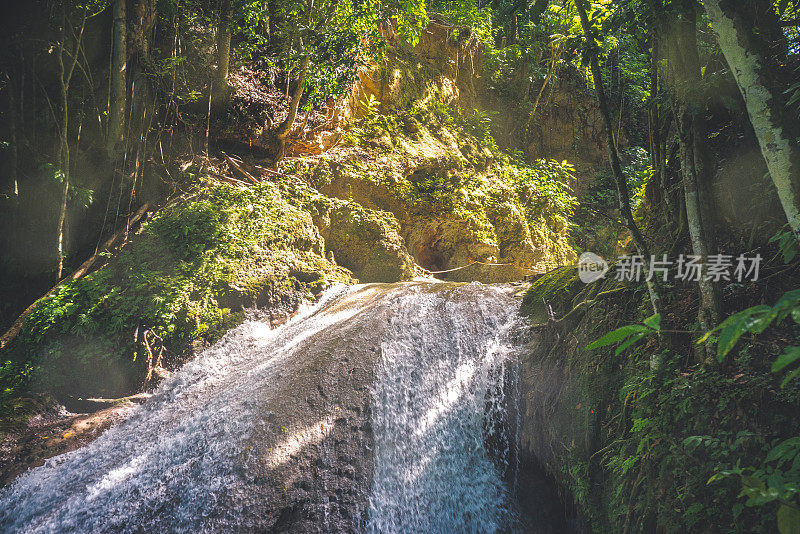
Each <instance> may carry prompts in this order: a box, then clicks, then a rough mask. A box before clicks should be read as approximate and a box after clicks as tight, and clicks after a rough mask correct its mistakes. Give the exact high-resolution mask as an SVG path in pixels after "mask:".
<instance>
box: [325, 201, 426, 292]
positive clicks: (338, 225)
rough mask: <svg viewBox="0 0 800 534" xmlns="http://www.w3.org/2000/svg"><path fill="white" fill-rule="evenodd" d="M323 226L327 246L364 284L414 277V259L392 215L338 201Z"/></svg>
mask: <svg viewBox="0 0 800 534" xmlns="http://www.w3.org/2000/svg"><path fill="white" fill-rule="evenodd" d="M325 221H326V224H325V225H324V226H321V232H322V235H323V237H324V238H325V246H326V248H327V249H328V250H330V251H332V252H333V254H334V257H335V258H336V261H337V262H338V263H339V264H340V265H342V266H344V267H346V268H348V269H350V270H351V271H353V273H354V274H355V276H357V277H358V279H359V280H360V281H361V282H398V281H400V280H410V279H411V278H413V276H414V260H413V258H412V257H411V255H409V253H408V251H407V250H406V248H405V244H404V241H403V238H402V237H400V233H399V230H400V225H399V224H398V222H397V219H395V217H394V216H393V215H392V214H391V213H388V212H385V211H378V210H370V209H366V208H363V207H361V206H360V205H358V204H356V203H353V202H341V201H340V202H335V203H334V204H333V205H332V206H331V210H330V212H329V213H328V215H327V217H326V218H325Z"/></svg>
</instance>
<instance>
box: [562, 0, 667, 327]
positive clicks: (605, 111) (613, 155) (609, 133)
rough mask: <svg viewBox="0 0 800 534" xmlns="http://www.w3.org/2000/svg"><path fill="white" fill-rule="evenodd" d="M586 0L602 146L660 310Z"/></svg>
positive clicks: (584, 18) (581, 0) (580, 5)
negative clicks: (620, 155) (606, 150)
mask: <svg viewBox="0 0 800 534" xmlns="http://www.w3.org/2000/svg"><path fill="white" fill-rule="evenodd" d="M585 2H586V0H575V7H577V9H578V15H579V16H580V19H581V26H582V27H583V33H584V37H585V38H586V46H588V47H590V53H589V56H590V68H591V71H592V77H593V78H594V87H595V93H596V95H597V105H598V107H599V108H600V115H602V117H603V126H604V129H605V133H606V146H607V149H608V159H609V163H610V164H611V171H612V173H613V175H614V181H615V182H616V185H617V200H618V201H619V211H620V214H621V215H622V219H623V221H624V222H625V226H626V227H627V228H628V232H630V234H631V238H632V239H633V243H634V244H635V245H636V248H637V250H638V252H639V254H640V255H641V256H643V258H644V263H645V270H646V271H647V274H648V276H647V291H648V293H649V294H650V303H651V304H652V306H653V312H654V313H658V314H660V313H661V296H660V290H659V287H658V285H657V282H656V280H655V277H653V278H652V279H651V277H650V276H649V274H650V272H649V266H648V263H647V262H648V261H650V252H649V249H648V247H647V243H646V242H645V240H644V237H643V236H642V234H641V232H640V231H639V227H638V226H637V225H636V221H634V219H633V212H632V211H631V202H630V193H629V191H628V181H627V179H626V178H625V175H624V174H623V173H622V165H621V164H620V161H619V154H618V153H617V147H616V144H615V142H614V127H613V125H612V123H611V114H610V111H609V108H608V99H607V98H606V93H605V89H604V88H603V73H602V71H601V70H600V63H599V62H598V59H597V50H596V45H595V42H594V32H593V31H592V26H591V24H590V23H589V17H588V15H587V13H586V4H585Z"/></svg>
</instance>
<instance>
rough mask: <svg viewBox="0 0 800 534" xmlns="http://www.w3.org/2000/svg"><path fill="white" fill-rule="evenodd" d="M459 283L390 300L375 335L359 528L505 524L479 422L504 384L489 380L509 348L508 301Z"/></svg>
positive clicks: (494, 415) (502, 496)
mask: <svg viewBox="0 0 800 534" xmlns="http://www.w3.org/2000/svg"><path fill="white" fill-rule="evenodd" d="M463 291H464V292H463V293H462V294H458V295H457V297H456V298H442V296H441V295H439V294H434V293H429V294H422V295H419V296H417V298H414V299H403V300H400V301H399V302H398V303H397V305H398V309H397V312H396V313H395V315H394V316H393V317H392V319H391V321H392V323H391V327H390V328H389V330H388V332H387V335H386V337H385V338H384V340H383V341H382V342H381V353H382V360H381V362H380V365H379V370H378V373H377V375H378V376H377V378H376V384H375V388H374V404H373V408H372V427H373V432H374V435H375V438H374V439H375V471H374V480H373V488H372V492H371V494H370V501H369V505H370V509H369V512H370V513H369V521H368V524H367V527H368V531H369V532H374V533H378V532H420V533H424V532H427V533H433V532H442V533H450V532H498V531H504V530H508V529H509V528H510V526H511V517H510V514H509V505H508V499H507V492H506V490H505V488H504V485H503V481H502V480H501V477H500V475H499V473H498V470H497V468H496V466H495V465H494V463H493V461H492V458H490V456H489V454H488V453H487V448H486V436H487V433H486V431H485V426H486V425H487V424H489V425H493V424H495V423H496V422H497V421H498V420H499V418H500V417H502V413H501V412H502V408H503V402H502V401H503V399H502V395H503V392H504V391H505V388H504V387H503V385H502V384H500V383H498V381H502V379H503V377H504V376H505V373H504V372H503V367H504V364H505V363H506V360H507V359H508V356H509V353H510V348H509V346H508V344H507V343H506V341H505V339H504V338H505V337H506V334H507V330H508V328H509V326H510V312H513V307H512V308H511V309H508V308H505V307H504V306H503V304H505V306H508V304H509V303H507V302H505V303H502V299H497V297H495V296H494V295H492V294H491V291H484V290H481V291H478V292H477V293H475V292H472V291H470V289H467V288H463ZM454 296H455V295H454ZM465 297H466V298H465ZM498 300H500V301H501V302H498ZM498 304H501V305H500V306H498ZM487 395H488V398H487Z"/></svg>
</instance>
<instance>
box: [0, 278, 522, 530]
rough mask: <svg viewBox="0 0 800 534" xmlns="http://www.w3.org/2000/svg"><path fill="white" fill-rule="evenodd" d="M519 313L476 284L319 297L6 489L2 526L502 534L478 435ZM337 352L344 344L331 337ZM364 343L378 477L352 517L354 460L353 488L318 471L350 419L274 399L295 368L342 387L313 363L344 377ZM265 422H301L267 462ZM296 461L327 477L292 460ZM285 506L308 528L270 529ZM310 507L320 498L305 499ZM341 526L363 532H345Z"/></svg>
mask: <svg viewBox="0 0 800 534" xmlns="http://www.w3.org/2000/svg"><path fill="white" fill-rule="evenodd" d="M515 311H516V306H515V303H514V301H513V300H512V299H510V298H508V297H506V296H504V295H502V294H501V293H500V292H499V291H496V290H493V289H490V288H486V287H484V286H480V285H479V284H470V285H468V286H462V287H459V288H456V289H453V288H452V287H451V286H446V285H443V284H441V285H430V284H401V285H395V286H367V287H366V288H364V287H361V288H358V287H357V288H351V289H347V290H343V289H339V290H337V291H334V292H331V293H328V294H327V296H326V297H325V299H323V302H322V303H320V304H319V305H318V306H316V307H315V308H313V309H308V310H306V311H304V312H303V313H302V314H301V316H300V317H297V318H295V319H294V320H293V321H292V322H291V323H290V324H289V325H287V326H285V327H282V328H279V329H277V330H270V329H269V327H268V326H267V325H265V324H263V323H261V322H257V321H250V322H247V323H245V324H243V325H241V326H239V327H237V328H235V329H234V330H232V331H231V332H229V333H228V334H227V335H226V336H225V337H224V338H223V340H221V341H220V342H219V343H217V344H216V345H215V346H214V347H211V348H210V349H208V350H206V351H205V352H204V353H203V354H201V355H200V356H198V358H196V359H195V360H194V361H193V362H191V363H189V364H187V365H186V366H184V367H183V368H182V369H181V370H180V371H178V372H176V373H175V374H174V375H173V377H172V378H171V379H169V380H167V381H166V382H165V383H164V384H162V386H161V387H159V389H158V390H157V392H156V393H155V394H154V395H153V397H152V398H151V399H150V400H149V401H148V402H147V403H146V404H144V405H143V406H141V407H138V408H136V409H135V410H134V411H133V413H132V415H131V416H130V417H129V419H128V420H126V421H125V422H124V423H122V424H120V425H118V426H116V427H114V428H112V429H110V430H109V431H107V432H106V433H105V434H103V435H102V436H101V437H100V438H98V439H97V440H96V441H94V442H93V443H91V444H90V445H89V446H87V447H84V448H83V449H80V450H78V451H75V452H72V453H68V454H65V455H62V456H59V457H56V458H53V459H51V460H49V461H48V462H47V463H46V464H45V465H44V466H42V467H40V468H37V469H33V470H31V471H29V472H28V473H26V474H24V475H22V476H21V477H20V478H19V479H17V481H15V482H14V484H12V485H11V486H10V487H8V488H6V489H4V490H1V491H0V531H2V532H155V531H157V530H162V531H165V532H230V531H264V530H269V529H272V528H278V526H276V525H279V524H280V525H282V528H288V530H289V531H290V532H292V531H304V532H306V531H323V532H325V531H337V530H338V531H342V530H364V529H365V530H367V531H368V532H374V533H377V532H429V533H435V532H442V533H444V532H498V531H507V530H510V529H512V522H513V521H512V518H511V515H510V513H509V512H508V509H509V506H508V502H507V501H508V497H507V492H506V490H505V489H504V484H503V481H502V480H501V476H500V473H499V469H504V468H505V467H507V466H503V465H502V464H503V461H505V460H501V461H498V460H497V459H494V460H493V459H492V458H490V453H489V451H488V450H487V445H486V441H487V440H486V437H487V435H489V434H492V435H495V436H497V435H502V432H499V431H498V429H497V428H494V427H493V426H492V425H493V424H494V422H495V421H497V420H498V419H499V418H501V417H502V412H503V411H504V399H503V392H504V391H505V389H506V388H505V386H504V384H503V380H504V377H505V376H506V373H505V365H506V362H507V360H508V358H509V356H510V353H511V349H510V348H509V346H508V344H507V342H506V341H505V338H506V334H507V330H508V328H509V327H510V324H511V321H512V320H513V317H514V315H515ZM331 339H333V340H336V343H337V344H333V345H331V344H330V343H328V345H326V344H325V343H327V342H326V341H323V340H331ZM359 344H361V345H364V346H372V347H374V348H368V349H366V352H363V353H370V354H371V353H374V354H375V356H370V357H371V358H372V360H371V362H372V365H373V369H372V370H371V371H369V372H368V373H367V375H366V376H369V377H373V378H370V381H371V384H369V385H370V387H369V388H368V389H364V388H361V387H357V386H354V388H355V389H354V390H356V391H361V390H364V391H363V393H362V396H363V395H367V396H369V399H365V400H364V403H365V405H369V409H368V411H369V412H370V413H369V414H368V415H365V417H369V423H371V429H372V433H371V435H372V438H371V439H372V441H371V442H369V440H366V441H364V442H363V443H362V442H361V441H360V438H359V441H358V443H356V444H355V448H356V449H357V450H361V451H362V453H361V454H362V456H363V457H364V458H366V460H365V462H366V463H367V464H368V465H370V466H371V477H370V476H367V475H365V476H364V477H363V478H364V480H363V482H359V483H361V484H362V485H363V486H364V488H363V498H362V497H359V495H361V493H359V492H358V491H355V492H353V491H350V492H349V493H347V496H353V495H355V497H352V499H355V500H358V499H361V500H363V501H364V502H363V503H362V504H358V503H356V504H347V505H345V504H344V502H345V501H346V499H342V497H341V495H342V494H343V493H342V491H343V490H342V491H340V492H339V493H336V491H339V490H341V483H340V482H337V481H340V480H345V482H346V481H347V480H348V479H354V480H356V482H358V481H360V480H361V479H360V478H359V475H358V469H357V468H358V465H359V464H358V462H351V463H352V465H355V466H356V475H346V477H345V478H342V477H339V478H337V477H336V475H334V474H333V473H334V472H338V471H336V470H337V469H339V470H341V467H342V466H336V465H331V466H330V468H328V466H327V465H323V464H325V462H330V463H332V464H335V463H336V462H337V461H338V460H335V459H337V458H342V451H343V450H345V449H344V448H343V446H341V445H340V443H341V441H342V436H345V437H346V436H347V435H348V434H347V433H346V432H349V430H343V426H344V424H345V423H340V421H342V420H343V419H344V418H343V415H342V414H344V412H345V411H346V410H347V409H348V407H347V406H345V405H342V407H341V411H337V410H340V407H339V405H338V404H337V402H339V401H338V400H337V401H334V400H333V399H332V400H330V402H328V403H327V404H326V405H325V406H317V407H315V408H314V410H311V409H310V408H308V405H307V404H304V403H303V402H302V399H303V398H305V400H306V401H308V394H307V393H308V392H307V391H306V392H304V391H293V390H291V387H290V393H289V394H290V395H292V394H296V398H287V393H286V388H284V389H280V388H279V387H278V386H279V385H280V384H286V383H288V382H291V380H290V379H291V376H289V377H287V373H289V374H291V373H296V374H303V373H306V376H305V379H306V381H308V380H316V375H313V374H310V373H312V372H318V373H319V376H320V377H326V378H325V379H326V380H329V381H330V380H333V381H334V382H335V383H336V384H338V383H339V382H341V383H343V384H344V383H345V382H347V381H352V379H351V378H349V377H348V376H342V375H347V373H353V372H354V370H355V369H356V367H353V369H351V370H349V371H345V372H342V371H340V370H339V367H336V366H335V365H333V364H329V363H318V362H328V361H333V360H336V361H337V362H338V360H337V358H340V359H341V361H343V362H346V363H347V366H350V365H353V363H352V362H353V361H357V355H356V353H355V351H356V350H362V349H356V348H355V347H356V345H359ZM365 344H366V345H365ZM370 344H371V345H370ZM331 347H333V348H331ZM351 347H352V348H351ZM378 349H379V350H378ZM350 350H352V351H353V352H352V353H349V352H348V351H350ZM348 358H349V359H348ZM303 362H313V364H312V363H306V364H305V367H303V366H302V364H303ZM318 367H319V368H320V369H319V370H318V369H317V368H318ZM365 372H367V371H365ZM356 374H358V373H356ZM353 376H355V375H353ZM309 377H310V378H309ZM373 379H374V382H372V381H373ZM287 381H288V382H287ZM336 381H338V382H336ZM298 383H299V382H298ZM347 383H348V384H350V382H347ZM295 389H297V388H295ZM307 389H310V388H307ZM331 391H333V392H334V393H335V392H336V391H337V390H335V389H333V390H331ZM329 396H330V392H328V395H327V396H326V395H323V397H324V398H325V399H328V397H329ZM344 398H346V395H345V394H344V393H342V395H341V399H344ZM341 399H339V400H341ZM342 402H344V401H342ZM339 404H341V403H339ZM350 408H352V406H351V407H350ZM281 410H282V412H281ZM297 410H305V412H301V411H297ZM273 411H275V412H277V413H279V414H280V413H285V414H290V415H291V414H293V413H296V415H297V424H296V425H290V428H289V429H287V428H285V427H283V426H280V427H279V428H280V429H281V430H282V431H283V432H285V433H286V436H287V437H286V439H284V437H283V435H282V434H281V433H280V432H278V431H276V433H277V435H278V437H277V438H276V439H279V440H280V439H283V441H278V442H276V443H279V446H275V448H274V450H273V445H269V448H266V447H267V445H263V443H262V445H263V446H262V447H261V448H259V443H261V442H264V443H266V441H265V438H264V436H270V435H271V434H269V433H268V432H267V430H269V428H268V427H269V426H270V423H268V422H266V421H267V419H269V417H265V414H271V413H272V412H273ZM356 412H358V413H361V412H360V411H358V410H357V409H356ZM309 414H310V415H309ZM304 417H305V418H306V419H309V418H310V419H309V421H310V423H309V422H303V421H301V419H303V418H304ZM288 424H289V423H287V425H288ZM347 424H352V421H351V420H348V421H347ZM336 425H340V426H339V427H337V426H336ZM265 429H267V430H265ZM335 432H339V433H338V434H335V435H336V439H329V438H330V437H331V436H333V435H334V434H333V433H335ZM343 432H345V433H343ZM501 437H503V436H501ZM289 438H291V439H289ZM270 439H271V438H270ZM504 439H505V441H506V443H505V447H506V448H507V446H508V441H510V440H509V439H508V438H507V437H504ZM501 441H503V439H501ZM503 447H504V445H503V444H502V443H501V444H500V449H503ZM346 450H347V451H350V450H352V449H346ZM304 451H305V452H304ZM303 454H305V455H306V457H307V458H319V460H318V461H317V462H316V463H317V464H319V465H321V467H317V466H316V464H301V463H298V462H301V461H302V458H303ZM371 455H372V456H371ZM501 456H503V457H504V458H505V457H507V455H501ZM298 458H300V460H298ZM330 459H334V460H332V461H331V460H330ZM292 462H295V463H297V467H295V470H296V471H297V470H308V469H312V468H313V469H314V473H312V474H311V475H308V473H306V472H305V471H303V472H302V474H303V475H308V476H306V479H308V480H314V481H317V482H315V483H316V484H317V485H318V486H319V487H315V488H313V491H310V492H308V491H306V490H304V489H302V488H300V489H296V488H290V489H289V491H288V492H287V490H286V487H287V485H290V483H291V480H290V479H289V477H288V475H287V473H289V474H291V473H292V471H291V470H289V467H287V466H291V464H292ZM252 465H258V466H259V469H266V471H258V472H257V471H256V470H255V469H251V466H252ZM310 465H311V466H312V467H309V466H310ZM262 466H266V467H262ZM325 469H328V471H324V470H325ZM318 470H319V473H318V472H317V471H318ZM348 477H349V478H348ZM280 486H283V487H282V489H281V488H280ZM301 486H302V484H301ZM293 492H296V493H293ZM295 495H298V496H300V497H297V499H296V500H297V501H298V503H299V504H292V505H291V506H292V507H291V508H286V507H284V509H283V510H286V509H291V510H292V511H293V512H296V515H299V516H303V515H305V517H306V519H307V521H306V523H302V522H299V520H298V521H294V520H293V521H294V522H289V523H276V522H275V518H274V517H272V514H273V511H274V512H275V515H278V512H279V511H280V510H272V509H271V508H270V506H273V504H274V503H275V502H276V501H277V500H278V499H279V498H281V499H284V500H286V499H289V500H291V499H293V498H295V497H294V496H295ZM276 496H279V497H276ZM309 496H311V497H310V500H311V501H316V502H310V503H309V502H305V501H308V500H309ZM303 499H305V501H304V500H303ZM352 499H351V500H352ZM333 501H337V502H333ZM347 502H348V503H349V502H350V501H347ZM274 506H278V505H277V504H274ZM281 506H283V505H281ZM286 506H289V505H286ZM345 506H349V507H350V508H351V509H349V510H344V511H343V510H342V508H343V507H345ZM337 507H338V508H337ZM364 508H366V519H364V518H363V514H362V510H363V509H364ZM318 510H322V512H320V513H318ZM329 514H330V515H331V516H336V517H338V518H339V519H335V518H329ZM337 514H338V515H337ZM268 516H269V518H268ZM342 518H345V520H349V521H352V522H353V523H354V525H356V526H354V527H344V526H342V525H343V524H344V523H342ZM309 521H310V522H311V525H312V526H309ZM286 525H289V526H288V527H287V526H286Z"/></svg>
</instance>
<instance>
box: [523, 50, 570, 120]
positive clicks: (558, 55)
mask: <svg viewBox="0 0 800 534" xmlns="http://www.w3.org/2000/svg"><path fill="white" fill-rule="evenodd" d="M561 50H562V46H561V44H560V43H559V44H557V45H556V46H555V47H554V48H553V59H552V61H551V63H550V69H549V70H548V71H547V76H545V78H544V81H543V82H542V87H541V88H540V89H539V93H538V94H537V95H536V100H534V102H533V109H532V110H531V114H530V115H529V116H528V122H526V123H525V130H528V129H529V128H530V127H531V123H532V122H533V118H534V117H535V116H536V109H537V108H538V107H539V100H541V98H542V94H544V90H545V88H547V84H548V83H549V82H550V78H552V77H553V73H554V72H555V70H556V66H557V65H558V60H559V59H560V58H561Z"/></svg>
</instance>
